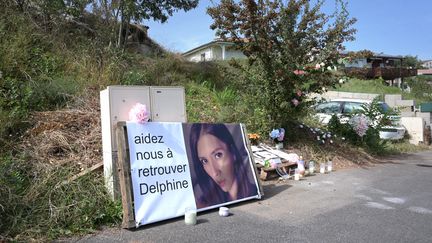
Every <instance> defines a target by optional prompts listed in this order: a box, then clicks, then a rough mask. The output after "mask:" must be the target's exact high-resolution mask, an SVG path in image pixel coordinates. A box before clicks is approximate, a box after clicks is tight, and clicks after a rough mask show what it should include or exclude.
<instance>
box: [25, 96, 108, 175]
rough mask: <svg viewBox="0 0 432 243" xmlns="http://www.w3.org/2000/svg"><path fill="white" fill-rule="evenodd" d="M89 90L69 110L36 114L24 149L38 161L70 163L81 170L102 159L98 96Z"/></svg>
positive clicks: (26, 137)
mask: <svg viewBox="0 0 432 243" xmlns="http://www.w3.org/2000/svg"><path fill="white" fill-rule="evenodd" d="M90 93H91V92H90ZM90 93H89V94H88V95H87V97H85V98H81V99H79V100H76V101H75V103H74V105H73V107H70V108H68V109H64V110H56V111H45V112H35V113H33V114H32V115H31V117H30V123H31V124H33V126H32V127H31V129H29V130H28V131H27V132H26V133H25V135H24V137H23V140H22V143H21V145H20V148H21V150H22V151H26V152H27V153H28V154H29V155H30V156H31V158H32V159H33V160H34V161H36V162H39V163H47V164H52V165H65V164H70V165H72V166H73V167H75V166H76V167H77V168H79V169H80V170H84V169H86V168H88V167H91V166H92V165H95V164H97V163H99V162H101V161H102V134H101V127H100V111H99V100H98V96H99V95H97V96H95V95H90ZM93 93H94V92H93ZM96 100H97V101H96Z"/></svg>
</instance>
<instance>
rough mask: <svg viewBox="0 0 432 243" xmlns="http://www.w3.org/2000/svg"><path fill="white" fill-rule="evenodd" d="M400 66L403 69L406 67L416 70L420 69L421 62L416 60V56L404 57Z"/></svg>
mask: <svg viewBox="0 0 432 243" xmlns="http://www.w3.org/2000/svg"><path fill="white" fill-rule="evenodd" d="M402 66H403V67H407V68H410V67H411V68H417V69H421V68H422V62H421V60H419V59H418V57H417V56H410V55H407V56H404V58H403V62H402Z"/></svg>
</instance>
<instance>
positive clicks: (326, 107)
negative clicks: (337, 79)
mask: <svg viewBox="0 0 432 243" xmlns="http://www.w3.org/2000/svg"><path fill="white" fill-rule="evenodd" d="M340 105H341V104H340V103H339V102H325V103H321V104H319V105H317V106H316V107H315V110H316V112H317V113H326V114H330V113H339V112H340Z"/></svg>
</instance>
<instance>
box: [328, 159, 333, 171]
mask: <svg viewBox="0 0 432 243" xmlns="http://www.w3.org/2000/svg"><path fill="white" fill-rule="evenodd" d="M332 170H333V162H332V161H331V160H330V161H328V162H327V171H328V172H331V171H332Z"/></svg>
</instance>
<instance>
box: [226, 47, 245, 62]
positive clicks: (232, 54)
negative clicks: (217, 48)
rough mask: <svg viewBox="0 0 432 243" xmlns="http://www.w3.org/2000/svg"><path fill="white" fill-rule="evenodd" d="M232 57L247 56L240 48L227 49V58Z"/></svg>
mask: <svg viewBox="0 0 432 243" xmlns="http://www.w3.org/2000/svg"><path fill="white" fill-rule="evenodd" d="M231 58H246V56H245V55H244V54H243V52H241V51H239V50H233V49H229V48H226V49H225V60H230V59H231Z"/></svg>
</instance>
